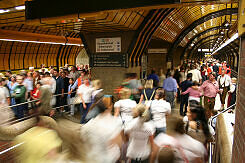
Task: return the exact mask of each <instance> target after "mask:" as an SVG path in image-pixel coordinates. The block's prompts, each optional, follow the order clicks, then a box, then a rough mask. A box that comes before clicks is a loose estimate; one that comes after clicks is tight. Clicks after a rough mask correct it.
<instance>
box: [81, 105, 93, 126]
mask: <svg viewBox="0 0 245 163" xmlns="http://www.w3.org/2000/svg"><path fill="white" fill-rule="evenodd" d="M85 105H86V109H84V108H83V105H82V104H80V106H82V107H80V108H81V109H82V110H81V111H82V118H81V121H80V123H81V124H84V123H85V118H86V116H87V114H88V110H89V107H90V106H91V103H86V104H85Z"/></svg>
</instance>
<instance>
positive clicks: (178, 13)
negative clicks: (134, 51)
mask: <svg viewBox="0 0 245 163" xmlns="http://www.w3.org/2000/svg"><path fill="white" fill-rule="evenodd" d="M226 8H238V4H237V3H233V4H214V5H205V6H204V5H201V6H193V7H182V8H176V9H175V10H174V11H173V12H171V14H170V15H169V16H168V17H167V18H166V19H165V20H164V21H163V22H162V24H161V25H160V26H159V28H158V29H157V30H156V32H155V33H154V35H153V36H154V37H155V38H160V39H163V40H166V41H168V42H171V43H172V42H173V41H174V40H175V39H176V38H177V37H178V35H179V34H180V33H181V32H182V31H183V30H184V29H186V28H187V27H188V26H189V25H190V24H191V23H193V22H194V21H195V20H198V19H199V18H201V17H203V16H205V15H207V14H209V13H211V12H215V11H219V10H222V9H226ZM228 18H229V16H227V20H228ZM236 18H237V17H236V16H232V20H233V19H236ZM223 20H224V19H223ZM213 22H214V21H213ZM218 23H219V22H218ZM209 25H211V21H209V23H204V24H203V26H202V28H198V29H196V31H197V33H199V32H201V31H203V30H206V29H207V28H209ZM193 32H194V31H192V33H193ZM190 35H191V34H190ZM187 37H188V36H187ZM189 37H190V36H189ZM189 37H188V38H189ZM183 41H184V42H185V43H186V38H184V40H183ZM183 41H182V42H183ZM185 43H181V45H182V46H183V45H184V44H185Z"/></svg>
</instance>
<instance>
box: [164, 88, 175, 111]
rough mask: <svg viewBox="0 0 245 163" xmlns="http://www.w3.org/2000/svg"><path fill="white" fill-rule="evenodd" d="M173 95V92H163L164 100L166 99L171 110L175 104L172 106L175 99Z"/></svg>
mask: <svg viewBox="0 0 245 163" xmlns="http://www.w3.org/2000/svg"><path fill="white" fill-rule="evenodd" d="M174 94H175V92H169V91H165V98H166V101H167V102H169V103H170V105H171V109H174V107H175V104H174V99H175V97H174Z"/></svg>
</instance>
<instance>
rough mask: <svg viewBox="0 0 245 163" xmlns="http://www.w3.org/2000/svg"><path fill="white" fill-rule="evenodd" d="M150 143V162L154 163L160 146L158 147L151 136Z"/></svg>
mask: <svg viewBox="0 0 245 163" xmlns="http://www.w3.org/2000/svg"><path fill="white" fill-rule="evenodd" d="M149 140H150V143H151V155H150V163H154V162H155V160H156V157H157V154H158V152H159V149H160V147H158V146H157V145H156V144H155V143H154V141H153V136H150V137H149Z"/></svg>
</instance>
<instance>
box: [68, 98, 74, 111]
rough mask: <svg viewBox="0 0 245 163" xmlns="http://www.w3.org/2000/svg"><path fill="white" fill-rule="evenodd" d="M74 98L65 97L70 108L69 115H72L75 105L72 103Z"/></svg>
mask: <svg viewBox="0 0 245 163" xmlns="http://www.w3.org/2000/svg"><path fill="white" fill-rule="evenodd" d="M73 101H74V98H70V97H67V103H68V105H70V106H69V107H70V108H71V115H74V112H75V105H74V104H73V103H74V102H73Z"/></svg>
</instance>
